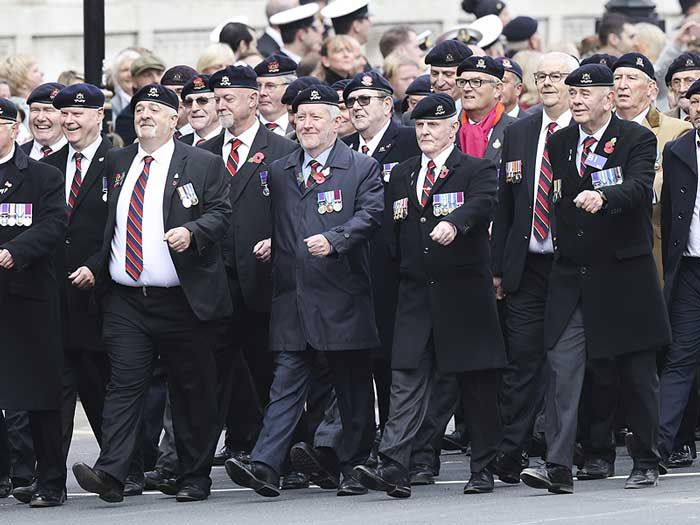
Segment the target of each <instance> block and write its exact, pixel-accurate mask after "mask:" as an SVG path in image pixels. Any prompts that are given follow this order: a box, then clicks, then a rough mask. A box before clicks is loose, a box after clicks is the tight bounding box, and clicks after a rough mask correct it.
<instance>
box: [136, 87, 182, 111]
mask: <svg viewBox="0 0 700 525" xmlns="http://www.w3.org/2000/svg"><path fill="white" fill-rule="evenodd" d="M142 101H146V102H156V103H158V104H163V105H164V106H168V107H169V108H172V109H174V110H175V111H177V110H178V109H179V108H180V100H179V99H178V98H177V95H176V94H175V92H174V91H173V90H172V89H170V88H167V87H165V86H164V85H163V84H148V85H146V86H143V87H142V88H141V89H139V90H138V91H137V92H136V93H134V96H133V97H131V102H130V105H131V110H132V111H133V112H134V113H135V112H136V104H138V103H139V102H142Z"/></svg>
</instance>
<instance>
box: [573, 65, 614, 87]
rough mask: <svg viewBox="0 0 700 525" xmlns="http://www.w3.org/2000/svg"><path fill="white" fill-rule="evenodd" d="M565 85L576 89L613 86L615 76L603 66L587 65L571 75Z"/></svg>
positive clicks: (575, 70)
mask: <svg viewBox="0 0 700 525" xmlns="http://www.w3.org/2000/svg"><path fill="white" fill-rule="evenodd" d="M564 83H565V84H566V85H567V86H575V87H597V86H612V85H613V74H612V71H611V70H610V68H609V67H607V66H604V65H603V64H586V65H585V66H581V67H579V68H578V69H574V70H573V71H572V72H571V73H569V76H568V77H566V80H565V81H564Z"/></svg>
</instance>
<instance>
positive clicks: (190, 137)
mask: <svg viewBox="0 0 700 525" xmlns="http://www.w3.org/2000/svg"><path fill="white" fill-rule="evenodd" d="M178 140H179V141H180V142H182V143H184V144H187V145H188V146H193V145H194V133H188V134H187V135H183V136H182V137H180V138H179V139H178Z"/></svg>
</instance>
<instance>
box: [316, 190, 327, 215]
mask: <svg viewBox="0 0 700 525" xmlns="http://www.w3.org/2000/svg"><path fill="white" fill-rule="evenodd" d="M316 199H317V200H318V213H320V214H321V215H323V214H324V213H326V194H325V193H323V192H321V193H319V194H318V195H316Z"/></svg>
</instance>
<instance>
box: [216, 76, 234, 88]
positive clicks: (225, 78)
mask: <svg viewBox="0 0 700 525" xmlns="http://www.w3.org/2000/svg"><path fill="white" fill-rule="evenodd" d="M219 84H221V85H222V86H230V85H231V80H229V78H228V76H227V75H224V76H223V77H221V81H220V82H219Z"/></svg>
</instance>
